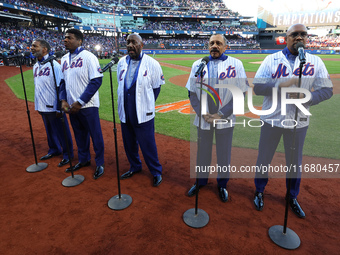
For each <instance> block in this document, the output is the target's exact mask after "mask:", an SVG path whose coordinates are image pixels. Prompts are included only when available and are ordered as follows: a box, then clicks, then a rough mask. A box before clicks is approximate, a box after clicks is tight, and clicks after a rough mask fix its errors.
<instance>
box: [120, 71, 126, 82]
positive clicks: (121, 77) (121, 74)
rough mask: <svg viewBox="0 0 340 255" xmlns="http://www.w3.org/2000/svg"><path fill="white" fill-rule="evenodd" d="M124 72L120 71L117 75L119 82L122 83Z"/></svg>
mask: <svg viewBox="0 0 340 255" xmlns="http://www.w3.org/2000/svg"><path fill="white" fill-rule="evenodd" d="M124 72H125V70H124V69H123V70H122V71H120V74H119V80H120V81H122V80H123V73H124Z"/></svg>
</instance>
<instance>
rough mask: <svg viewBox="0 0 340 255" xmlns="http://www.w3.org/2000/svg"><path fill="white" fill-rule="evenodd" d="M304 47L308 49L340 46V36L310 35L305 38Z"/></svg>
mask: <svg viewBox="0 0 340 255" xmlns="http://www.w3.org/2000/svg"><path fill="white" fill-rule="evenodd" d="M306 47H307V48H310V49H318V48H329V47H332V48H335V47H340V36H339V35H338V36H322V37H310V38H308V40H307V44H306Z"/></svg>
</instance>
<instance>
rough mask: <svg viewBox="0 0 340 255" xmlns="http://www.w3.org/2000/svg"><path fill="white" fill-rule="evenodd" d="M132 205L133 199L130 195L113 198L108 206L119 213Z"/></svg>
mask: <svg viewBox="0 0 340 255" xmlns="http://www.w3.org/2000/svg"><path fill="white" fill-rule="evenodd" d="M131 203H132V198H131V197H130V196H129V195H126V194H121V195H120V198H119V195H116V196H113V197H111V199H110V200H109V201H108V203H107V205H108V207H110V209H112V210H117V211H119V210H123V209H125V208H127V207H129V206H130V205H131Z"/></svg>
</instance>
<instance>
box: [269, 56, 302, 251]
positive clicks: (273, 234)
mask: <svg viewBox="0 0 340 255" xmlns="http://www.w3.org/2000/svg"><path fill="white" fill-rule="evenodd" d="M305 63H306V60H305V61H301V62H300V70H299V71H300V73H299V83H298V88H300V87H301V76H302V67H303V65H304V64H305ZM299 97H300V93H298V95H297V98H299ZM297 117H298V108H297V107H296V108H295V123H297ZM295 139H296V125H295V126H294V130H293V139H292V146H291V148H290V164H289V171H288V176H289V177H288V179H289V180H288V185H287V193H286V207H285V217H284V224H283V226H281V225H275V226H272V227H270V228H269V230H268V234H269V237H270V239H271V240H272V241H273V242H274V243H276V244H277V245H278V246H280V247H282V248H285V249H288V250H295V249H297V248H298V247H299V246H300V244H301V241H300V238H299V236H298V235H297V234H296V233H295V232H294V231H293V230H291V229H290V228H287V220H288V207H289V199H290V189H291V184H292V172H291V169H292V167H293V163H294V158H295V157H294V152H295V149H296V148H295Z"/></svg>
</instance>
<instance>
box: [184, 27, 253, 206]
mask: <svg viewBox="0 0 340 255" xmlns="http://www.w3.org/2000/svg"><path fill="white" fill-rule="evenodd" d="M226 49H227V40H226V38H225V37H224V35H222V34H216V35H212V36H211V37H210V40H209V52H210V56H209V62H208V64H207V65H206V66H205V67H204V69H203V72H202V74H203V77H202V79H203V87H202V95H203V96H207V98H208V100H207V102H204V101H202V100H201V99H200V80H201V77H200V75H201V74H199V77H197V78H195V73H196V71H197V70H198V68H199V66H200V64H201V62H202V60H201V59H200V60H197V61H196V62H194V63H193V65H192V69H191V73H190V76H189V80H188V82H187V85H186V88H187V89H188V90H189V98H190V103H191V106H192V107H193V109H194V111H195V112H196V117H195V121H194V125H195V126H197V130H198V139H200V146H199V148H198V150H197V160H196V166H198V167H199V169H200V171H198V173H197V174H198V175H197V177H198V181H197V184H196V183H195V184H194V185H193V186H192V187H191V188H190V190H189V192H188V196H189V197H190V196H193V195H195V194H196V192H198V191H199V189H200V188H201V187H203V186H205V185H206V184H207V183H208V175H209V171H207V169H208V166H210V164H211V154H212V143H213V136H214V133H215V137H216V154H217V165H218V166H219V167H220V168H224V169H228V168H229V166H230V158H231V147H232V136H233V129H234V123H235V120H236V118H235V116H234V114H233V97H232V93H231V91H230V90H229V89H228V84H230V85H234V86H236V87H238V88H239V89H241V91H243V92H246V90H247V89H248V81H247V77H246V73H245V71H244V68H243V65H242V62H241V61H240V60H238V59H236V58H233V57H230V56H226V55H224V52H225V50H226ZM217 84H219V85H220V84H221V86H223V87H222V88H216V85H217ZM207 93H208V94H209V95H207ZM210 95H213V97H214V99H213V98H212V97H211V96H210ZM202 99H203V97H202ZM200 104H202V109H203V107H204V108H206V109H207V113H205V112H202V113H201V112H200ZM199 118H201V127H199ZM222 119H224V121H223V124H218V125H213V124H214V123H216V121H219V120H222ZM228 180H229V172H228V171H226V172H223V173H222V172H219V173H218V176H217V183H218V194H219V197H220V199H221V200H222V202H227V201H228V191H227V182H228Z"/></svg>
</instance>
